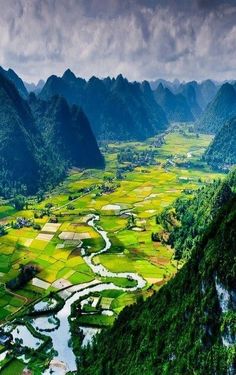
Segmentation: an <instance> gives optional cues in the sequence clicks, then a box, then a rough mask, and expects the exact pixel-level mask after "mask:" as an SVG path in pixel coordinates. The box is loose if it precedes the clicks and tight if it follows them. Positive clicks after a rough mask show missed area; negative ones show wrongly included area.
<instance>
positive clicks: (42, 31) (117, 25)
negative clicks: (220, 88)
mask: <svg viewBox="0 0 236 375" xmlns="http://www.w3.org/2000/svg"><path fill="white" fill-rule="evenodd" d="M0 7H1V13H0V35H1V38H0V51H1V54H0V64H1V65H3V66H4V67H12V68H13V69H15V70H16V71H17V73H18V74H20V75H21V76H23V78H24V79H26V80H28V81H32V80H33V81H35V80H37V79H39V78H41V77H42V78H46V77H48V76H49V75H51V74H59V75H60V74H62V73H63V71H64V70H65V69H66V68H68V67H69V68H71V69H72V70H73V71H74V72H75V73H76V74H77V75H80V76H83V77H86V78H88V77H90V76H92V75H97V76H100V77H104V76H107V75H111V76H116V75H117V74H119V73H122V74H124V75H125V76H127V77H128V78H129V79H131V80H134V79H136V80H142V79H154V78H156V77H164V78H169V79H174V78H175V77H177V78H179V79H205V78H208V77H211V78H214V79H219V80H223V79H231V78H236V65H235V61H236V4H235V1H234V0H228V1H220V0H209V1H208V0H193V1H191V2H190V1H189V0H179V1H174V0H0Z"/></svg>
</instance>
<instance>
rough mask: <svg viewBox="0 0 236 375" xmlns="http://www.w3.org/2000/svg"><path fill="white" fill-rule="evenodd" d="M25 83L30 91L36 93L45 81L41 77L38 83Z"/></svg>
mask: <svg viewBox="0 0 236 375" xmlns="http://www.w3.org/2000/svg"><path fill="white" fill-rule="evenodd" d="M24 85H25V88H26V90H27V92H28V93H31V92H34V93H35V94H39V93H40V91H41V90H42V88H43V86H44V85H45V82H44V81H43V80H42V79H40V80H39V81H38V83H37V84H35V83H27V82H24Z"/></svg>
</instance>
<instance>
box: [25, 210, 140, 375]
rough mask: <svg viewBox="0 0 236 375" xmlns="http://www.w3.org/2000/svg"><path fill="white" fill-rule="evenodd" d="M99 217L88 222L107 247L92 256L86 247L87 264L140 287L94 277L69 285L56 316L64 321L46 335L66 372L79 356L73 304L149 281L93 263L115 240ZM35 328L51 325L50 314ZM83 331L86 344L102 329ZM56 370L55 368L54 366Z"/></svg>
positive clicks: (36, 322) (96, 271) (36, 321)
mask: <svg viewBox="0 0 236 375" xmlns="http://www.w3.org/2000/svg"><path fill="white" fill-rule="evenodd" d="M98 220H99V216H98V215H91V217H90V219H89V221H88V225H89V226H91V227H93V228H94V229H95V230H96V231H97V232H98V233H99V234H100V235H101V236H102V238H103V239H104V241H105V246H104V247H103V248H102V250H100V251H99V252H96V253H92V254H90V255H86V253H85V250H84V249H81V250H82V252H81V253H82V255H83V259H84V261H85V262H86V263H87V265H88V266H89V267H90V268H91V270H92V271H93V272H94V274H95V275H98V276H102V277H121V278H128V279H133V280H134V281H136V283H137V284H136V286H134V287H131V288H122V287H118V286H116V285H115V284H113V283H104V282H101V281H99V280H96V279H95V280H93V281H91V282H89V283H84V284H79V285H73V286H71V287H69V288H68V289H67V290H66V291H67V293H68V298H67V299H66V301H65V304H64V306H63V308H62V309H61V310H60V311H59V312H58V313H57V314H56V315H55V316H56V318H58V319H59V320H60V325H59V327H57V328H55V329H54V330H53V331H51V332H43V334H45V335H47V336H50V337H51V339H52V343H53V348H54V349H55V350H56V352H57V355H56V356H55V357H54V361H55V362H56V361H60V362H62V363H63V364H64V365H65V368H66V371H76V369H77V366H76V358H75V355H74V353H73V350H72V349H71V348H70V347H69V345H68V341H69V340H70V338H71V335H70V324H69V321H68V317H69V315H70V312H71V305H72V304H73V303H74V302H75V301H77V300H78V299H81V298H82V300H83V297H84V298H86V297H87V296H88V295H89V294H90V293H94V292H101V291H103V290H114V289H116V290H123V291H131V292H133V291H136V290H138V289H142V288H143V287H144V286H145V285H146V281H145V280H144V279H143V278H142V277H141V276H139V275H137V274H135V273H130V272H120V273H117V272H111V271H109V270H107V269H106V268H105V267H104V266H103V265H101V264H98V265H95V264H94V262H93V258H94V257H95V256H97V255H99V254H101V253H105V252H106V251H108V250H109V249H110V247H111V242H110V240H109V238H108V235H107V232H106V231H104V230H102V229H100V227H98V226H97V224H96V223H97V222H98ZM32 325H33V327H34V328H36V329H37V328H41V329H43V327H47V325H48V316H45V317H39V318H36V319H34V321H33V323H32ZM81 329H82V331H83V333H84V334H85V338H84V344H86V343H88V342H89V339H90V338H91V337H92V336H93V334H95V333H97V331H98V329H96V328H85V327H81ZM51 370H52V368H51ZM50 373H51V372H50V369H47V370H46V371H45V372H44V375H48V374H50Z"/></svg>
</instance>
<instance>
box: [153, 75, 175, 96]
mask: <svg viewBox="0 0 236 375" xmlns="http://www.w3.org/2000/svg"><path fill="white" fill-rule="evenodd" d="M160 83H161V84H162V85H163V86H164V87H167V88H168V89H170V90H171V92H173V93H175V92H176V91H177V90H178V88H179V86H180V84H181V82H180V81H179V80H178V79H175V80H174V81H173V82H172V81H167V80H166V79H162V78H159V79H156V80H154V81H149V84H150V87H151V89H152V90H153V91H155V90H156V89H157V88H158V86H159V85H160Z"/></svg>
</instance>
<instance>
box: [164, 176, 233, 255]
mask: <svg viewBox="0 0 236 375" xmlns="http://www.w3.org/2000/svg"><path fill="white" fill-rule="evenodd" d="M235 186H236V172H235V171H233V172H232V173H231V174H230V175H229V176H228V177H227V178H226V180H223V181H222V180H216V181H214V182H212V183H211V184H210V185H206V186H203V187H202V188H201V189H200V190H198V191H197V192H194V193H193V195H192V196H191V195H188V194H187V195H186V194H182V196H181V197H180V198H178V199H177V200H176V201H175V202H174V203H173V204H172V205H170V206H168V207H167V208H165V209H164V210H163V211H162V213H161V214H160V215H158V217H157V222H158V223H159V224H161V225H162V227H163V228H164V230H165V231H166V232H168V233H169V237H168V243H169V244H170V245H171V246H172V247H173V248H174V249H175V258H176V259H181V258H185V259H186V258H189V257H190V255H191V252H192V251H193V250H194V249H196V247H197V246H198V244H199V242H200V241H201V238H202V236H203V234H204V232H205V229H206V227H207V226H209V225H210V224H211V223H212V221H213V220H214V219H215V217H216V216H217V214H218V213H219V211H220V210H221V208H222V206H223V205H224V203H225V202H227V201H228V200H229V199H230V197H231V196H232V194H233V190H234V187H235Z"/></svg>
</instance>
